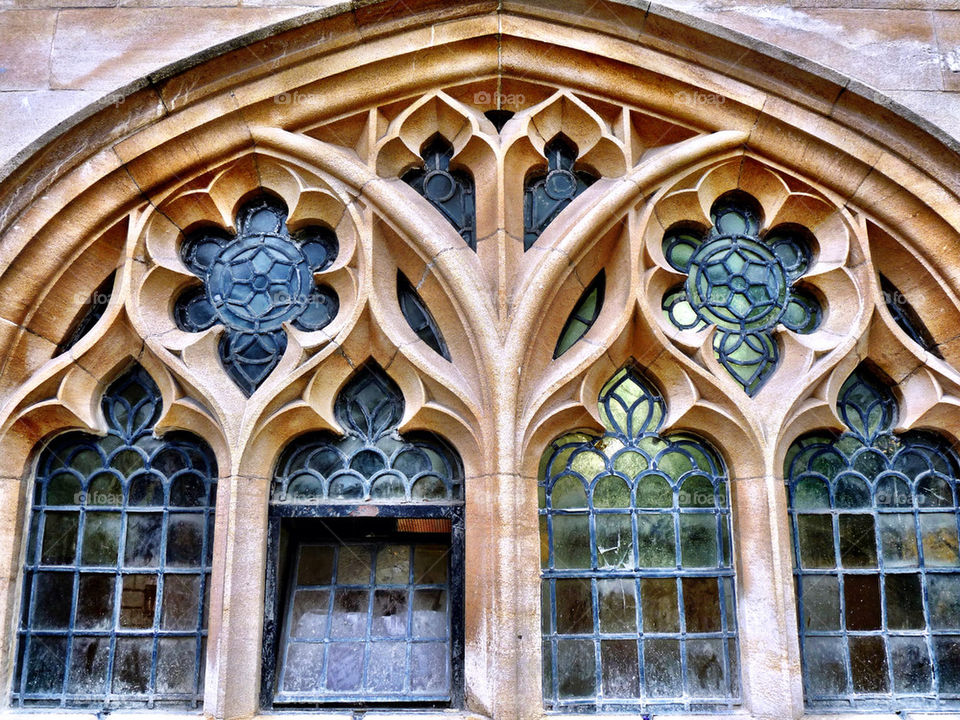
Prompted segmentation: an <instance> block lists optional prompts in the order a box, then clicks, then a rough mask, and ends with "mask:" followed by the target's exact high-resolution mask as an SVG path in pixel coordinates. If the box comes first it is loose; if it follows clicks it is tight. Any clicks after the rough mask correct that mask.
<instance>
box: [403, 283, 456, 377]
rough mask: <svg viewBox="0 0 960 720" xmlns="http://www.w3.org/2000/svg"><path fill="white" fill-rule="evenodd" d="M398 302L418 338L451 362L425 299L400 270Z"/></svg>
mask: <svg viewBox="0 0 960 720" xmlns="http://www.w3.org/2000/svg"><path fill="white" fill-rule="evenodd" d="M397 302H399V303H400V311H401V312H402V313H403V317H404V319H405V320H406V321H407V324H408V325H410V329H411V330H413V331H414V332H415V333H416V334H417V337H419V338H420V339H421V340H423V341H424V342H425V343H426V344H427V345H429V346H430V348H431V349H432V350H433V351H434V352H435V353H437V354H438V355H441V356H442V357H443V358H444V359H445V360H448V361H449V360H450V353H449V351H448V350H447V344H446V343H445V342H444V341H443V335H442V334H441V333H440V328H439V327H438V326H437V321H436V320H434V319H433V315H431V314H430V310H429V308H427V305H426V303H425V302H424V301H423V298H422V297H420V294H419V293H418V292H417V291H416V289H415V288H414V287H413V285H412V284H411V282H410V281H409V280H408V279H407V276H406V275H404V274H403V273H402V272H400V271H399V270H398V271H397Z"/></svg>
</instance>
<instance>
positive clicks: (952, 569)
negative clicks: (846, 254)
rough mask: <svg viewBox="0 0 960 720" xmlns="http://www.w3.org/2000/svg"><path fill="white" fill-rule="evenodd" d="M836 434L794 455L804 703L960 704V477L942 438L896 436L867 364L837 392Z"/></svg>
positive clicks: (886, 401)
mask: <svg viewBox="0 0 960 720" xmlns="http://www.w3.org/2000/svg"><path fill="white" fill-rule="evenodd" d="M837 411H838V414H839V415H840V417H841V418H842V419H843V420H844V422H845V423H846V425H847V428H848V430H847V432H846V433H845V434H843V435H842V436H840V437H839V438H831V437H827V436H823V435H811V436H807V437H804V438H801V439H799V440H798V441H797V442H795V443H794V445H793V446H792V447H791V449H790V451H789V452H788V454H787V462H786V467H785V474H786V477H787V489H788V501H789V505H790V515H791V519H792V525H793V531H794V549H795V570H794V573H795V575H796V578H797V597H798V606H799V613H800V620H801V622H800V643H801V647H802V652H803V661H804V687H805V692H806V701H807V704H808V705H809V706H811V707H813V708H824V709H849V708H851V707H854V708H858V707H871V708H883V709H887V710H890V711H901V710H925V709H926V710H936V709H942V708H956V707H960V692H957V690H956V689H954V690H951V689H950V682H951V681H950V678H951V677H952V675H951V673H954V672H955V667H956V665H955V663H956V659H955V656H954V655H951V653H950V651H949V650H948V651H945V652H943V653H941V654H938V653H937V649H938V648H948V647H950V643H951V642H952V641H951V639H950V638H951V635H950V633H951V632H953V633H956V631H957V626H958V623H960V621H958V620H957V618H958V617H960V602H958V600H957V598H958V597H960V562H958V555H957V546H958V539H960V535H958V520H960V518H958V511H957V505H956V501H955V498H956V484H957V477H958V469H960V462H958V458H957V455H956V453H955V452H954V451H953V449H952V448H951V447H950V446H949V444H948V443H947V442H946V441H944V440H942V439H941V438H939V437H937V436H934V435H931V434H928V433H922V432H907V433H904V434H902V435H895V434H894V433H893V432H892V428H893V427H894V425H895V423H896V419H897V406H896V403H895V401H894V399H893V396H892V394H891V393H890V391H889V390H888V389H887V388H886V387H884V386H883V385H882V384H881V383H880V382H879V381H878V380H877V379H876V378H875V377H873V376H872V374H871V373H870V372H869V370H868V369H867V368H866V367H864V366H861V367H859V368H857V370H856V371H855V372H854V373H853V374H852V375H851V376H850V377H849V378H848V379H847V381H846V382H845V383H844V385H843V387H842V388H841V389H840V393H839V398H838V403H837Z"/></svg>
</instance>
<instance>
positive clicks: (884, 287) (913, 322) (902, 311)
mask: <svg viewBox="0 0 960 720" xmlns="http://www.w3.org/2000/svg"><path fill="white" fill-rule="evenodd" d="M880 292H881V293H883V302H884V304H885V305H886V306H887V310H889V311H890V315H892V316H893V321H894V322H895V323H896V324H897V325H899V326H900V329H901V330H903V331H904V332H905V333H906V334H907V335H908V336H909V337H910V339H911V340H913V341H914V342H915V343H916V344H917V345H919V346H920V347H922V348H923V349H924V350H926V351H927V352H929V353H930V354H932V355H933V356H935V357H938V358H940V359H941V360H942V359H943V355H942V354H941V353H940V349H939V348H938V347H937V343H936V340H934V339H933V335H931V334H930V330H929V329H928V328H927V326H926V325H925V324H924V322H923V320H921V319H920V316H919V315H918V314H917V311H916V310H914V308H913V306H912V305H911V304H910V303H909V301H908V300H907V298H906V296H905V295H904V294H903V293H902V292H900V290H898V289H897V286H896V285H894V284H893V283H892V282H890V280H889V279H888V278H886V277H885V276H883V275H880Z"/></svg>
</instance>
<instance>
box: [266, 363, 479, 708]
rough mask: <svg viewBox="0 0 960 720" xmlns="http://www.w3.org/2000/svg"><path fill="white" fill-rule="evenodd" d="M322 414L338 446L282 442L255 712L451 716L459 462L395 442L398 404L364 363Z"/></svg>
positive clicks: (444, 452) (422, 445)
mask: <svg viewBox="0 0 960 720" xmlns="http://www.w3.org/2000/svg"><path fill="white" fill-rule="evenodd" d="M334 408H335V413H336V417H337V420H338V422H339V423H340V425H341V427H343V428H344V429H345V430H346V434H345V435H344V436H342V437H337V436H334V435H332V434H330V433H310V434H307V435H304V436H301V437H300V438H298V439H296V440H294V441H293V442H292V443H291V444H290V445H289V446H288V447H287V449H286V450H285V451H284V452H283V453H282V455H281V457H280V460H279V462H278V465H277V470H276V474H275V476H274V481H273V487H272V492H271V504H270V541H269V547H268V558H269V563H270V567H269V568H268V578H267V583H268V606H267V609H266V613H267V623H266V624H267V631H266V632H265V637H264V681H263V692H262V702H263V704H264V706H266V707H272V706H285V705H327V704H336V703H351V704H355V705H356V704H361V705H363V704H374V705H409V704H411V703H413V704H417V705H433V706H441V707H448V706H451V705H452V706H457V705H459V704H461V702H462V694H463V663H462V657H463V623H462V616H463V570H462V569H463V467H462V464H461V461H460V456H459V455H458V454H457V452H456V451H455V450H454V449H453V448H452V447H450V445H449V444H447V443H446V442H445V441H443V440H442V439H441V438H440V437H438V436H436V435H431V434H416V433H411V434H409V435H406V436H401V435H400V434H399V433H398V432H397V425H398V423H399V422H400V418H401V417H402V416H403V408H404V402H403V395H402V393H401V392H400V388H399V387H397V385H396V384H395V383H394V382H393V380H391V379H390V378H389V377H388V376H387V374H386V373H385V372H384V371H383V370H382V369H381V368H380V367H379V366H378V365H376V364H375V363H372V362H371V363H369V364H368V365H365V366H364V367H362V368H360V369H359V370H358V371H357V373H356V374H355V375H354V376H353V377H352V378H351V379H350V380H349V381H348V382H347V384H346V385H345V386H344V387H343V389H342V390H341V391H340V393H339V395H338V396H337V399H336V403H335V405H334ZM364 516H366V517H364Z"/></svg>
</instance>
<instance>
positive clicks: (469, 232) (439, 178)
mask: <svg viewBox="0 0 960 720" xmlns="http://www.w3.org/2000/svg"><path fill="white" fill-rule="evenodd" d="M420 155H421V157H422V158H423V167H422V168H415V169H413V170H409V171H407V172H406V173H404V175H403V181H404V182H405V183H407V184H408V185H410V186H411V187H412V188H413V189H414V190H416V191H417V192H418V193H420V194H421V195H422V196H423V197H424V198H426V199H427V201H428V202H429V203H430V204H431V205H433V206H434V207H435V208H436V209H437V210H439V211H440V214H441V215H443V217H444V218H446V219H447V221H448V222H449V223H450V224H451V225H453V227H455V228H456V229H457V232H458V233H460V237H462V238H463V241H464V242H465V243H466V244H467V245H469V246H470V249H472V250H476V249H477V237H476V233H477V231H476V222H477V219H476V200H475V199H474V196H475V193H474V188H473V177H471V176H470V174H469V173H468V172H466V171H464V170H451V169H450V161H451V160H452V159H453V146H452V145H451V144H450V143H449V142H448V141H447V139H446V138H444V137H443V136H442V135H439V134H437V135H434V136H433V137H432V138H430V139H429V140H427V142H425V143H424V144H423V148H422V150H421V151H420Z"/></svg>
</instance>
